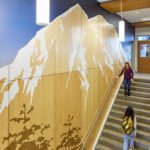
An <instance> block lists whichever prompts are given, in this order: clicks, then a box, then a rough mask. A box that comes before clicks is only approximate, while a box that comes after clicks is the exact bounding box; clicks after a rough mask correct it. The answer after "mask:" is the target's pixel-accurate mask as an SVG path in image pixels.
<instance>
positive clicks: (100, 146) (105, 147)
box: [95, 143, 114, 150]
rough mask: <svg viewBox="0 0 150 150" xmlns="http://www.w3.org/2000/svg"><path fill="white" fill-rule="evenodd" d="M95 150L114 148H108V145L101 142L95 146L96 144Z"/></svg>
mask: <svg viewBox="0 0 150 150" xmlns="http://www.w3.org/2000/svg"><path fill="white" fill-rule="evenodd" d="M95 150H114V149H112V148H110V147H108V146H105V145H104V144H103V143H102V144H98V145H97V146H96V149H95Z"/></svg>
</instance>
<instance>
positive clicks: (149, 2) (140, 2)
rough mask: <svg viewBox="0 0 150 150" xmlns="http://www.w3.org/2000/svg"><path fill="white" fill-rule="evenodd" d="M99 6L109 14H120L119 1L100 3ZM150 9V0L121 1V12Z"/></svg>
mask: <svg viewBox="0 0 150 150" xmlns="http://www.w3.org/2000/svg"><path fill="white" fill-rule="evenodd" d="M100 6H101V7H102V8H104V9H106V10H107V11H109V12H111V13H117V12H121V0H112V1H108V2H104V3H100ZM149 7H150V0H122V11H130V10H136V9H143V8H149Z"/></svg>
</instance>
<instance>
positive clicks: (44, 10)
mask: <svg viewBox="0 0 150 150" xmlns="http://www.w3.org/2000/svg"><path fill="white" fill-rule="evenodd" d="M49 10H50V0H36V24H37V25H40V26H46V25H48V24H49V19H50V12H49Z"/></svg>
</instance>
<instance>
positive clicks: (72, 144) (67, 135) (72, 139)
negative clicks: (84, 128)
mask: <svg viewBox="0 0 150 150" xmlns="http://www.w3.org/2000/svg"><path fill="white" fill-rule="evenodd" d="M73 118H74V117H73V116H70V115H68V119H67V121H66V123H64V124H63V126H64V127H65V128H66V132H64V133H63V134H61V136H60V139H61V142H60V145H58V146H57V148H56V150H60V149H61V150H81V146H82V144H81V136H79V131H80V130H81V128H79V127H73V123H72V121H73Z"/></svg>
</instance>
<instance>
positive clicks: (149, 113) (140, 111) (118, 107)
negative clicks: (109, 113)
mask: <svg viewBox="0 0 150 150" xmlns="http://www.w3.org/2000/svg"><path fill="white" fill-rule="evenodd" d="M112 109H114V110H118V111H123V112H125V111H126V109H127V106H123V105H119V104H114V106H113V107H112ZM149 110H150V109H149ZM149 110H145V109H142V108H137V107H135V108H134V111H135V114H136V115H141V116H145V117H149V118H150V111H149Z"/></svg>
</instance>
